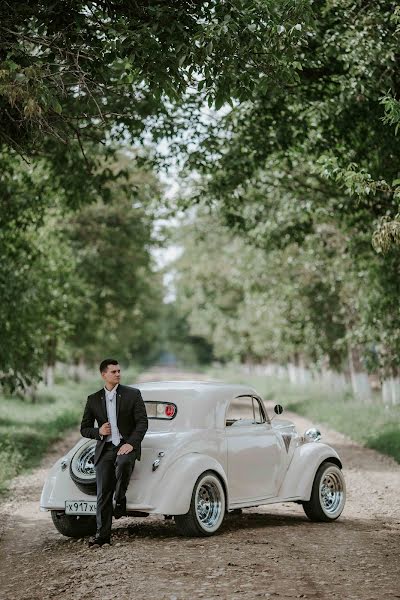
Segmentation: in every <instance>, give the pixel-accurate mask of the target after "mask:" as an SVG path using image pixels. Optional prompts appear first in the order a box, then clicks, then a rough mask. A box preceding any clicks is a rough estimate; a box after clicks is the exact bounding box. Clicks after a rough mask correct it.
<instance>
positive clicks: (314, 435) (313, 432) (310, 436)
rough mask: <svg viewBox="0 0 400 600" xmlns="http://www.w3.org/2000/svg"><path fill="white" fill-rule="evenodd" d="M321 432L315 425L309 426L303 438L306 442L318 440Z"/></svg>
mask: <svg viewBox="0 0 400 600" xmlns="http://www.w3.org/2000/svg"><path fill="white" fill-rule="evenodd" d="M321 437H322V436H321V432H320V430H319V429H317V428H316V427H310V429H307V431H305V432H304V439H305V441H306V442H318V441H319V440H320V439H321Z"/></svg>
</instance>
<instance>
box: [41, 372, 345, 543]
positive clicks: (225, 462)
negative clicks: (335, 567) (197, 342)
mask: <svg viewBox="0 0 400 600" xmlns="http://www.w3.org/2000/svg"><path fill="white" fill-rule="evenodd" d="M134 387H138V388H139V389H140V391H141V393H142V396H143V399H144V401H145V404H146V409H147V413H148V418H149V429H148V432H147V433H146V435H145V438H144V440H143V443H142V459H141V461H140V462H136V465H135V469H134V472H133V475H132V478H131V481H130V484H129V487H128V491H127V512H128V516H147V515H154V514H157V515H168V516H173V517H174V519H175V523H176V526H177V529H178V532H179V533H181V534H183V535H187V536H199V535H212V534H214V533H215V532H216V531H218V529H219V528H220V527H221V524H222V521H223V519H224V516H225V513H226V512H231V511H234V510H235V509H241V508H246V507H251V506H253V507H254V506H259V505H263V504H264V505H265V504H272V503H276V502H297V503H300V504H302V505H303V508H304V511H305V513H306V515H307V516H308V517H309V518H310V519H311V520H313V521H334V520H335V519H337V518H338V517H339V515H340V514H341V512H342V511H343V507H344V504H345V499H346V488H345V482H344V478H343V474H342V470H341V469H342V463H341V460H340V458H339V456H338V454H337V452H336V451H335V450H334V449H333V448H331V447H330V446H328V445H326V444H324V443H321V442H319V438H320V434H319V432H318V431H317V430H316V429H310V430H308V431H306V432H305V433H304V435H301V434H299V433H298V432H297V431H296V429H295V426H294V424H293V423H292V422H291V421H288V420H284V419H281V418H278V417H277V415H280V414H281V412H282V407H281V406H280V405H277V406H275V409H274V410H275V413H277V415H273V416H270V415H268V413H267V411H266V408H265V405H264V402H263V401H262V399H261V398H260V396H259V395H258V394H257V392H256V391H255V390H254V389H252V388H251V387H248V386H244V385H228V384H225V383H212V382H210V383H208V382H207V383H206V382H198V381H194V382H188V381H178V382H176V381H175V382H174V381H172V382H156V383H145V384H140V385H137V386H134ZM95 444H96V442H95V441H94V440H89V439H85V438H82V439H81V440H80V441H79V442H78V443H77V444H76V445H75V446H74V448H72V449H71V450H70V451H69V452H68V454H66V455H65V456H63V457H62V458H60V459H59V460H58V461H57V462H56V463H55V465H54V466H53V467H52V469H51V470H50V472H49V475H48V478H47V481H46V483H45V485H44V487H43V491H42V496H41V500H40V507H41V510H45V511H51V515H52V519H53V522H54V524H55V526H56V528H57V529H58V531H59V532H60V533H62V534H63V535H66V536H70V537H82V536H85V535H90V534H93V533H94V532H95V530H96V523H95V515H96V480H95V471H94V467H93V456H94V449H95Z"/></svg>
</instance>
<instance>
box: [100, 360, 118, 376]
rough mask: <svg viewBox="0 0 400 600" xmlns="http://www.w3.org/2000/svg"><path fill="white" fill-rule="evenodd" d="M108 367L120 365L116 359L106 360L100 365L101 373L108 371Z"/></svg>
mask: <svg viewBox="0 0 400 600" xmlns="http://www.w3.org/2000/svg"><path fill="white" fill-rule="evenodd" d="M108 365H119V362H118V361H117V360H115V358H105V359H104V360H102V361H101V363H100V373H104V371H107V369H108Z"/></svg>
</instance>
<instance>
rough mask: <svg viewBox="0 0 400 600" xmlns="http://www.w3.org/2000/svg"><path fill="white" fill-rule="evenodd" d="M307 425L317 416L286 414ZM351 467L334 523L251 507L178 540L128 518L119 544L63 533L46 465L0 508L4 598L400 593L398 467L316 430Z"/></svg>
mask: <svg viewBox="0 0 400 600" xmlns="http://www.w3.org/2000/svg"><path fill="white" fill-rule="evenodd" d="M286 416H288V417H289V418H292V419H293V420H294V421H295V422H296V423H297V424H298V426H299V427H300V429H301V430H304V429H305V428H306V427H308V426H309V425H310V423H309V422H308V421H306V420H304V419H302V418H299V417H298V416H296V415H293V414H288V413H286ZM321 429H322V433H323V439H324V440H327V441H328V443H332V444H333V445H334V446H335V448H337V449H338V451H339V454H340V455H341V457H342V460H343V463H344V465H345V469H344V472H345V477H346V481H347V487H348V501H347V505H346V508H345V511H344V513H343V515H342V517H341V518H340V519H339V521H337V522H335V523H333V524H315V523H311V522H310V521H308V520H307V519H306V517H305V515H304V513H303V510H302V508H301V507H300V506H298V505H295V504H289V503H288V504H284V505H277V506H273V507H272V506H269V507H263V508H262V507H259V508H254V509H249V510H246V511H244V512H243V514H242V515H238V516H230V517H228V518H227V519H226V521H225V523H224V525H223V527H222V530H221V533H220V535H217V536H214V537H211V538H196V539H185V538H180V537H177V535H176V533H175V527H174V523H173V521H165V520H163V519H162V518H158V517H157V518H156V517H148V518H146V519H121V520H119V521H116V522H115V523H114V524H113V531H114V536H113V546H111V547H104V548H101V549H96V550H93V549H89V548H88V547H87V545H86V540H85V541H74V540H69V539H68V538H65V537H62V536H61V535H60V534H59V533H58V532H57V531H56V530H55V528H54V526H53V524H52V521H51V517H50V514H49V513H41V512H39V497H40V493H41V488H42V485H43V482H44V479H45V477H46V472H47V470H48V468H49V466H50V465H51V464H52V463H53V462H54V461H55V460H56V458H58V457H59V456H60V455H61V454H62V453H63V452H64V451H65V450H66V449H68V448H70V447H71V445H72V444H73V443H74V442H75V441H76V440H77V439H78V438H79V433H78V431H76V432H73V433H71V434H69V435H68V436H67V438H66V439H65V440H64V441H63V442H61V443H59V444H58V445H57V446H56V447H55V448H54V449H53V451H52V452H51V453H50V454H49V455H48V456H47V457H46V458H45V460H44V461H43V464H42V467H41V468H40V469H37V470H35V471H34V472H33V473H32V474H30V475H24V476H21V477H18V478H17V479H16V480H15V481H14V483H13V488H12V497H11V499H10V500H8V501H7V502H3V504H2V505H1V507H0V523H1V528H2V537H1V542H0V598H2V599H3V598H4V599H7V600H22V599H24V600H33V599H35V600H46V599H50V598H57V599H60V600H86V599H93V598H101V599H102V600H111V599H114V598H115V599H117V598H118V600H164V599H165V600H189V599H190V600H194V599H197V598H204V599H214V598H216V599H217V598H218V599H232V600H233V599H238V600H250V599H253V598H254V599H256V598H270V599H273V600H286V599H291V598H309V599H318V600H322V599H324V600H325V599H326V600H328V599H332V598H335V599H340V600H351V599H354V600H383V599H385V600H389V599H390V600H391V599H394V598H400V543H399V533H400V467H399V465H397V464H396V463H395V462H394V461H393V460H392V459H390V458H387V457H385V456H382V455H380V454H378V453H377V452H374V451H372V450H366V449H364V448H361V447H360V446H358V445H357V444H355V443H353V442H351V441H350V440H349V439H347V438H345V437H344V436H342V435H340V434H338V433H336V432H333V431H329V430H328V429H327V428H326V427H323V426H322V427H321Z"/></svg>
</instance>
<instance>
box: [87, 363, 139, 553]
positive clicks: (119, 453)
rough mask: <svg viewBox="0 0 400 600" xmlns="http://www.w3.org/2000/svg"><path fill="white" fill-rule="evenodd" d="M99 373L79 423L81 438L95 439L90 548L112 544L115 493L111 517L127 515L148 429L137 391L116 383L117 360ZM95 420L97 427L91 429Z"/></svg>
mask: <svg viewBox="0 0 400 600" xmlns="http://www.w3.org/2000/svg"><path fill="white" fill-rule="evenodd" d="M100 373H101V376H102V378H103V380H104V382H105V383H104V388H102V389H101V390H99V391H98V392H96V393H95V394H92V395H91V396H89V397H88V399H87V403H86V407H85V411H84V413H83V417H82V423H81V434H82V436H83V437H87V438H92V439H95V440H97V444H96V450H95V454H94V466H95V470H96V484H97V512H96V522H97V532H96V535H95V537H94V538H92V539H90V540H89V546H94V545H99V546H103V545H104V544H110V543H111V523H112V515H113V494H114V491H115V509H114V517H115V518H116V519H119V518H120V517H122V516H123V515H124V514H126V496H125V494H126V490H127V488H128V484H129V480H130V477H131V475H132V471H133V468H134V465H135V460H136V459H137V460H140V444H141V441H142V440H143V438H144V435H145V433H146V431H147V427H148V421H147V414H146V407H145V405H144V402H143V398H142V395H141V393H140V391H139V390H137V389H135V388H131V387H128V386H126V385H120V383H119V381H120V378H121V369H120V366H119V364H118V361H117V360H114V359H112V358H107V359H106V360H103V361H102V363H101V364H100ZM95 421H97V425H98V427H95V426H94V424H95Z"/></svg>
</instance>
